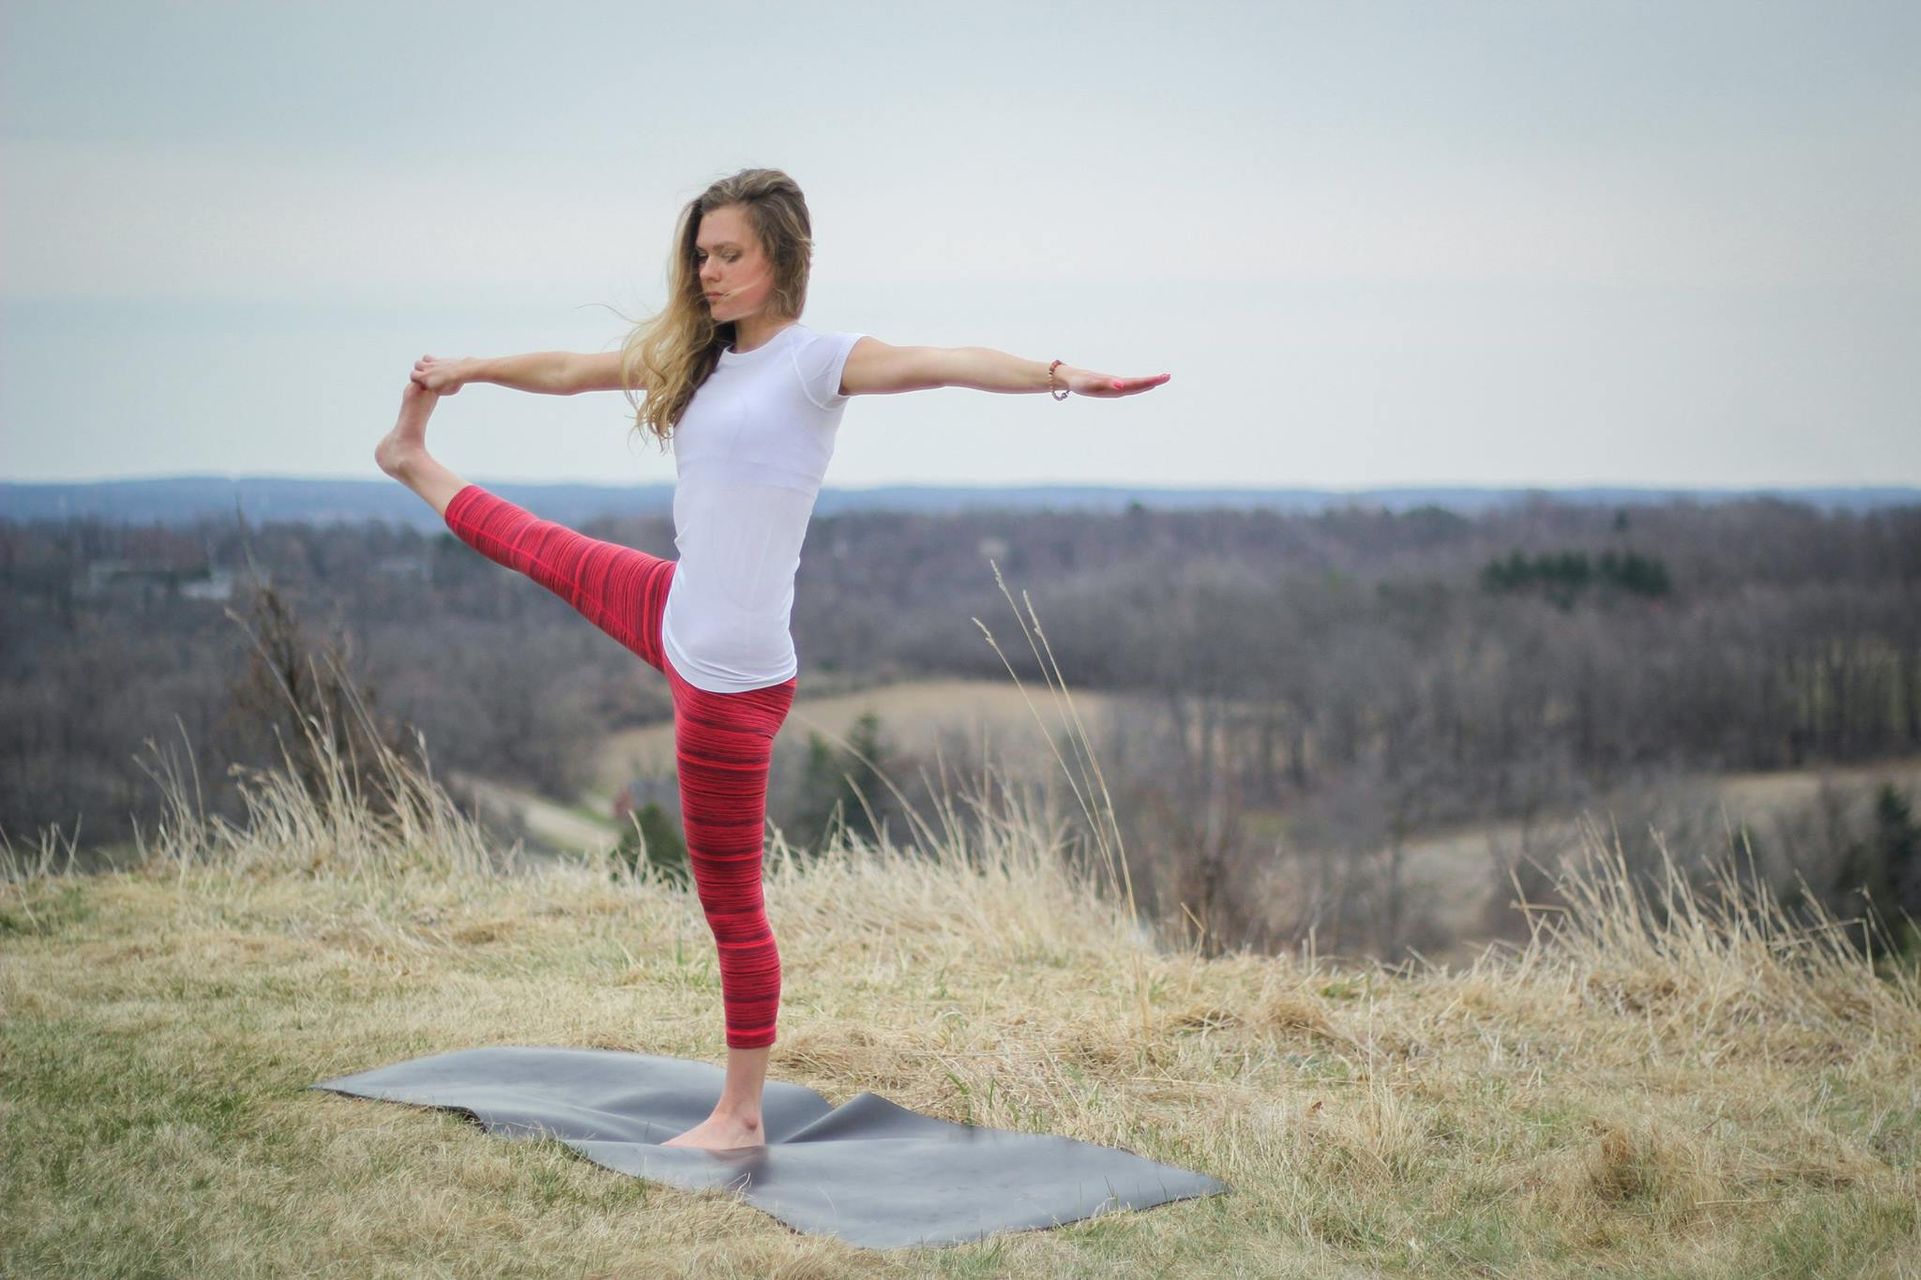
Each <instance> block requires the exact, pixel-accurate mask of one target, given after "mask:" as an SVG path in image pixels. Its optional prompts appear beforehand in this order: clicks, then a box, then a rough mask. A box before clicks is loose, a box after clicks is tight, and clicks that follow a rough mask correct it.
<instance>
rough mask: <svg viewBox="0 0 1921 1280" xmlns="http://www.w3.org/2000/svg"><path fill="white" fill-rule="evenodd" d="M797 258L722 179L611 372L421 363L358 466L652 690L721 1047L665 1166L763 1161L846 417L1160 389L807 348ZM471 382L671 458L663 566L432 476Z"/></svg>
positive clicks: (796, 204)
mask: <svg viewBox="0 0 1921 1280" xmlns="http://www.w3.org/2000/svg"><path fill="white" fill-rule="evenodd" d="M812 245H813V231H812V224H811V222H810V220H809V218H808V213H807V202H806V200H805V199H804V198H803V197H802V195H801V191H800V188H799V187H798V186H796V185H795V183H794V181H793V179H791V178H789V177H788V176H787V175H786V174H785V173H782V172H781V171H780V170H778V169H744V170H742V171H740V172H739V173H736V174H734V175H733V176H731V177H728V178H724V179H721V180H720V181H718V182H715V183H714V184H713V185H712V186H710V187H708V188H707V190H705V191H703V192H702V193H701V194H700V195H699V196H698V197H697V198H695V199H694V200H692V201H690V202H689V203H688V204H687V206H686V207H685V209H684V210H683V211H682V212H681V215H680V219H679V224H678V226H677V228H676V230H675V235H674V247H673V258H672V262H671V264H670V267H669V285H668V299H667V305H666V307H665V309H664V310H663V311H661V312H660V313H659V314H658V315H656V316H654V317H652V318H651V319H649V320H647V321H645V322H643V323H641V324H639V325H637V326H636V327H635V328H634V329H633V330H632V332H630V333H629V334H628V336H627V339H626V342H625V343H624V344H623V346H622V348H621V350H619V351H617V352H607V353H605V354H601V355H585V354H574V353H569V352H537V353H533V354H529V355H518V356H505V357H500V358H494V359H472V358H468V359H439V358H436V357H434V356H423V357H421V359H420V360H419V361H418V362H416V364H415V365H414V370H413V374H412V377H411V380H410V381H409V383H408V385H407V388H406V391H405V393H404V394H403V396H402V400H401V411H400V420H399V422H398V423H397V424H396V425H395V426H394V429H393V430H392V432H390V433H389V434H388V435H387V436H386V437H385V438H384V439H382V440H381V441H380V443H379V445H378V446H377V447H376V449H375V452H374V456H375V459H376V460H377V461H378V463H379V464H380V468H381V470H383V471H385V472H386V473H387V474H388V475H390V476H392V477H394V478H395V479H396V480H399V481H400V482H401V483H403V484H405V485H406V486H407V487H408V488H410V489H412V490H413V491H414V492H415V493H417V494H419V495H420V496H421V497H422V498H423V499H425V500H426V501H427V502H428V503H430V504H431V505H432V506H433V508H434V510H435V511H437V512H439V513H440V515H441V517H442V518H443V520H444V521H445V522H446V524H447V527H448V528H449V529H451V530H452V531H453V532H454V534H455V535H456V536H458V537H459V538H460V539H461V540H462V541H463V542H465V543H467V544H468V545H469V546H471V547H472V548H473V549H474V550H476V551H478V552H480V553H481V554H482V555H484V556H486V557H487V558H489V559H491V560H494V561H496V562H497V563H499V564H502V565H505V566H507V567H509V568H511V569H515V570H518V571H519V572H521V573H523V574H525V575H527V576H528V577H530V578H532V579H533V580H534V581H535V582H538V583H539V584H540V585H542V586H543V587H546V588H547V589H548V590H550V591H552V592H554V593H555V594H557V595H559V596H560V597H561V598H562V599H564V600H566V601H567V602H568V603H569V604H571V605H573V606H574V608H575V609H577V610H579V611H580V612H581V613H582V614H583V615H585V616H586V617H587V618H588V619H589V620H590V621H592V622H593V623H594V624H595V625H596V626H598V627H600V628H601V630H603V631H605V632H606V633H607V634H608V635H610V636H612V637H613V638H614V639H616V640H618V641H619V642H620V643H621V644H623V645H625V646H626V647H627V648H628V649H630V650H632V651H633V652H634V653H635V654H638V655H639V656H640V658H641V660H642V661H644V662H646V663H647V665H649V666H651V667H653V668H654V669H655V670H656V671H658V672H660V673H661V675H662V676H663V677H665V678H666V680H667V683H668V686H669V689H670V690H671V693H672V697H673V706H674V750H675V758H676V767H677V770H678V775H679V777H678V782H679V792H680V801H681V820H682V825H683V827H684V829H685V832H686V837H687V856H688V861H689V863H690V864H691V869H692V871H693V876H694V883H695V887H696V890H697V892H698V895H699V898H700V904H701V908H702V910H703V911H704V912H705V914H706V918H707V923H708V926H709V928H710V929H711V930H712V932H713V935H714V942H715V945H716V947H717V949H718V952H719V964H720V976H721V1004H722V1015H723V1029H724V1033H725V1040H726V1045H727V1071H726V1078H725V1084H724V1086H723V1088H722V1090H721V1096H720V1100H719V1102H718V1103H716V1104H715V1106H714V1109H713V1112H712V1114H710V1115H709V1116H708V1117H707V1118H706V1119H705V1120H703V1121H701V1122H700V1123H699V1124H697V1125H695V1126H694V1127H692V1128H691V1129H688V1130H687V1131H686V1132H684V1133H681V1134H679V1135H677V1136H675V1137H674V1138H672V1139H670V1140H669V1141H668V1142H667V1143H666V1145H668V1146H692V1147H704V1148H708V1149H711V1150H726V1149H733V1148H740V1147H752V1146H757V1145H761V1144H762V1142H763V1139H762V1136H761V1097H762V1093H763V1089H764V1085H765V1081H766V1078H767V1057H768V1050H769V1048H770V1046H771V1045H772V1044H773V1043H774V1027H775V1021H776V1016H777V1014H778V1012H779V1008H780V986H781V969H780V952H779V950H778V948H777V947H776V946H775V942H774V934H773V930H772V929H771V928H770V927H769V926H768V922H767V913H766V909H765V905H764V901H763V898H762V894H761V858H762V845H761V840H762V835H763V831H764V824H765V821H766V808H767V772H768V765H769V763H770V761H771V759H772V755H773V745H774V735H775V733H776V732H778V731H779V729H780V726H781V723H782V722H783V721H784V720H785V719H786V716H787V712H788V709H789V708H790V707H791V706H792V705H793V701H794V694H795V690H796V688H797V680H798V673H799V664H798V661H797V658H796V655H795V650H794V644H793V639H792V636H791V635H790V633H789V630H788V624H789V619H790V615H791V612H792V608H793V601H794V577H795V573H796V571H797V570H798V568H799V564H800V549H801V543H802V541H803V539H804V538H805V536H806V532H807V524H808V521H809V519H810V518H811V516H812V514H813V509H814V500H815V498H816V497H817V495H818V494H819V492H820V486H821V482H822V479H823V478H824V476H825V474H826V471H827V464H828V460H829V459H830V458H831V457H832V456H833V452H834V438H835V433H836V431H837V429H838V428H839V426H840V419H841V413H842V410H843V409H845V407H846V405H847V401H848V400H849V399H850V398H851V397H853V396H857V395H884V394H890V393H894V392H901V391H921V390H928V389H931V388H935V387H972V388H974V389H976V390H980V391H1000V392H1042V391H1048V392H1052V393H1053V394H1054V395H1055V396H1056V397H1057V398H1060V399H1065V398H1066V396H1067V395H1068V394H1070V393H1072V394H1078V395H1083V396H1097V397H1104V398H1115V397H1119V396H1127V395H1136V394H1138V393H1140V392H1143V391H1147V390H1149V389H1151V388H1153V387H1157V386H1159V385H1161V384H1162V383H1163V382H1166V381H1167V380H1168V378H1169V377H1170V376H1171V375H1169V374H1165V373H1163V374H1158V375H1154V376H1151V377H1139V378H1120V377H1115V376H1113V375H1111V374H1106V373H1095V372H1093V371H1091V370H1087V369H1077V368H1074V367H1072V366H1070V365H1066V364H1063V363H1061V362H1060V361H1058V360H1056V361H1053V362H1051V363H1049V362H1044V361H1039V360H1023V359H1020V358H1018V357H1015V356H1011V355H1007V354H1005V353H1004V352H1000V351H994V350H990V349H988V348H984V347H905V346H901V347H897V346H890V345H889V344H887V343H885V342H882V341H880V340H879V339H877V338H874V337H870V336H865V335H862V334H860V333H853V332H842V331H819V330H815V329H813V328H811V327H809V326H807V325H805V324H803V323H802V322H801V319H800V316H801V313H802V311H803V310H804V309H805V306H806V302H807V279H808V272H809V268H810V265H811V262H812ZM470 382H491V383H494V384H496V385H499V386H504V387H512V388H515V389H518V390H522V391H534V392H545V393H549V394H556V395H572V394H575V393H577V392H582V391H624V392H626V393H627V396H628V399H629V402H630V403H632V404H634V405H635V407H636V413H635V428H636V430H639V431H642V432H650V433H652V435H653V436H654V437H655V438H656V439H657V440H658V441H659V443H660V445H661V447H662V448H663V449H664V448H666V447H667V445H668V444H669V443H670V442H671V443H672V446H673V452H674V465H675V472H676V483H675V489H674V530H675V536H674V543H675V546H676V548H677V549H678V553H679V554H678V558H677V559H674V560H662V559H660V558H658V557H655V556H651V555H648V554H646V553H645V552H642V551H638V550H635V549H634V548H631V547H623V546H619V545H617V544H614V543H608V542H601V541H597V540H595V539H592V538H588V537H584V536H582V535H581V534H579V533H576V532H575V531H573V530H571V529H568V528H566V527H564V526H562V525H558V524H555V523H554V522H552V521H550V520H543V519H540V518H539V517H537V516H535V515H533V514H532V513H530V512H528V511H525V510H523V509H522V508H520V507H518V506H515V505H514V504H513V503H511V502H508V501H506V500H505V499H503V498H501V497H500V496H498V495H497V494H494V493H491V492H489V491H488V490H486V489H484V488H482V487H481V486H480V485H477V484H470V483H468V482H467V481H465V480H462V479H461V478H460V477H459V476H458V475H456V474H454V472H452V471H450V470H449V469H448V468H447V467H445V466H443V465H442V464H441V463H439V462H438V461H436V460H435V459H434V458H433V457H431V456H430V455H429V454H428V452H427V447H426V428H427V419H428V417H429V415H430V414H431V413H432V412H433V409H434V406H435V404H436V403H438V401H439V398H440V397H441V396H447V395H453V394H455V393H457V392H458V391H459V390H460V388H461V387H462V386H464V385H466V384H467V383H470ZM636 393H639V395H640V396H643V397H644V399H639V398H637V397H636Z"/></svg>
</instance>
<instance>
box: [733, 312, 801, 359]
mask: <svg viewBox="0 0 1921 1280" xmlns="http://www.w3.org/2000/svg"><path fill="white" fill-rule="evenodd" d="M793 323H794V320H793V319H792V318H791V317H788V316H776V315H768V314H767V313H765V312H761V313H759V314H756V315H751V316H742V317H741V318H740V319H738V320H736V321H734V350H735V351H740V352H747V351H752V350H754V349H755V348H756V347H758V346H760V345H761V344H762V343H763V342H766V341H767V340H768V339H769V338H772V337H773V336H774V335H775V334H777V333H779V332H780V331H781V330H782V329H785V328H786V327H787V326H788V325H790V324H793Z"/></svg>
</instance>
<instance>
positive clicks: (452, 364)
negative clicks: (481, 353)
mask: <svg viewBox="0 0 1921 1280" xmlns="http://www.w3.org/2000/svg"><path fill="white" fill-rule="evenodd" d="M473 365H474V360H473V357H471V356H469V357H467V358H466V359H463V360H443V359H441V358H440V357H439V356H422V357H420V359H418V360H416V361H414V371H413V375H412V376H413V380H414V381H415V382H417V383H419V384H420V385H421V386H423V387H425V388H426V389H427V390H429V391H432V392H435V393H436V394H439V395H443V396H450V395H453V394H454V393H456V392H458V391H459V390H460V389H461V387H463V386H465V385H466V384H467V381H468V379H469V378H470V377H472V376H473Z"/></svg>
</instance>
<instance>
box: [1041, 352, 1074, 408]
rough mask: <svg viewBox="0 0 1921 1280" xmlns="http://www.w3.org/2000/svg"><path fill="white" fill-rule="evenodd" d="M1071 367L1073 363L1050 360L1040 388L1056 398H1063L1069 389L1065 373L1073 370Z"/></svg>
mask: <svg viewBox="0 0 1921 1280" xmlns="http://www.w3.org/2000/svg"><path fill="white" fill-rule="evenodd" d="M1073 368H1074V366H1073V365H1071V364H1066V363H1063V362H1062V361H1058V360H1056V361H1050V362H1049V365H1048V372H1047V373H1046V374H1045V375H1044V376H1043V379H1042V383H1041V390H1043V391H1045V392H1047V393H1048V394H1049V395H1051V396H1053V397H1054V398H1055V399H1056V400H1065V399H1066V398H1067V393H1068V391H1069V387H1068V383H1067V375H1068V374H1069V373H1070V372H1072V371H1073Z"/></svg>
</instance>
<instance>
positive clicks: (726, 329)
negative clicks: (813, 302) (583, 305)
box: [620, 169, 814, 450]
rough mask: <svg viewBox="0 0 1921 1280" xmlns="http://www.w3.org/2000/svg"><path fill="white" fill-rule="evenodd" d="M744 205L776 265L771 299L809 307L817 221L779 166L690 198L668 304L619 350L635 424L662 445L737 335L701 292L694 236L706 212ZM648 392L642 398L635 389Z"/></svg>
mask: <svg viewBox="0 0 1921 1280" xmlns="http://www.w3.org/2000/svg"><path fill="white" fill-rule="evenodd" d="M727 205H739V206H740V207H741V208H742V209H743V210H744V211H745V212H746V215H747V221H748V224H749V225H750V226H752V227H753V229H754V234H755V236H756V237H758V238H759V240H760V246H761V252H762V253H763V254H765V255H766V257H767V259H768V263H769V265H770V267H771V268H772V271H773V277H774V283H773V291H772V292H771V293H770V294H769V295H768V304H769V305H770V307H771V308H772V309H773V311H774V312H775V313H776V314H777V315H780V316H782V317H785V318H787V319H791V320H798V319H800V313H801V311H802V310H803V309H804V308H805V307H806V306H807V276H808V272H809V270H810V269H811V268H812V265H813V260H814V232H813V222H812V220H811V219H810V218H809V217H808V216H807V198H806V197H805V196H803V195H802V194H801V191H800V187H799V185H798V184H797V183H795V181H794V180H793V179H792V178H790V177H788V176H787V175H786V174H785V173H782V172H781V171H780V170H779V169H742V170H741V171H740V172H738V173H736V174H733V175H732V176H730V177H726V178H721V179H720V180H718V181H716V182H715V183H713V184H712V185H711V186H709V187H708V188H707V189H706V190H705V191H703V192H701V193H700V194H699V195H698V196H695V197H694V198H693V199H692V200H690V201H688V202H687V206H686V207H685V208H684V209H682V210H681V211H680V218H679V220H678V222H677V223H676V224H675V227H674V244H673V251H672V254H671V256H670V257H669V259H668V263H667V305H666V306H665V307H664V308H662V309H661V310H660V311H659V312H657V313H655V314H654V315H652V316H649V317H647V318H646V319H645V320H642V321H640V322H638V323H636V324H634V325H633V327H632V329H630V330H629V332H628V334H627V338H626V341H625V342H623V343H622V344H621V348H620V380H621V383H622V385H623V386H624V387H625V388H626V394H627V401H628V403H629V404H631V405H633V406H634V430H635V431H636V432H651V433H652V434H653V435H654V437H655V438H656V439H657V440H658V441H659V442H660V446H661V448H662V449H663V450H664V449H665V448H666V447H667V441H668V439H669V438H670V437H671V435H672V433H673V429H674V426H675V425H676V424H677V423H679V421H680V416H681V414H683V413H684V412H686V410H687V403H688V401H690V400H692V399H693V398H694V392H696V391H698V390H699V389H700V385H701V383H703V382H705V381H706V380H707V376H708V375H709V374H711V373H712V372H713V371H714V366H715V365H717V364H718V363H720V352H721V349H722V348H724V347H727V346H729V345H731V344H732V343H733V341H734V329H735V326H734V322H733V321H732V320H729V321H727V322H726V323H724V324H716V323H714V318H713V313H712V312H711V311H710V310H709V309H708V307H707V304H706V302H705V301H704V300H703V299H702V297H701V286H700V267H699V265H698V264H697V263H696V262H695V261H694V253H695V251H696V248H697V246H696V244H695V241H696V239H697V238H698V237H699V235H700V220H701V216H702V215H703V214H707V213H711V212H713V211H714V210H715V209H720V208H724V207H725V206H727ZM636 387H638V388H640V389H642V390H643V391H644V392H645V395H646V399H645V401H644V402H643V401H641V400H638V399H636V397H635V394H634V389H635V388H636Z"/></svg>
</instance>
